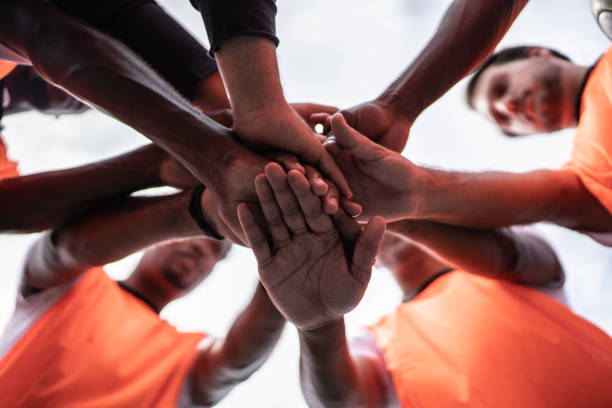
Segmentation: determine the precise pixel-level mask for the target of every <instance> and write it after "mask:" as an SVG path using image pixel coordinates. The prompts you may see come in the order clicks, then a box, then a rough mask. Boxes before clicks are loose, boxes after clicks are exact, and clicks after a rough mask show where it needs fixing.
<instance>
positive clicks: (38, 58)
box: [0, 0, 236, 187]
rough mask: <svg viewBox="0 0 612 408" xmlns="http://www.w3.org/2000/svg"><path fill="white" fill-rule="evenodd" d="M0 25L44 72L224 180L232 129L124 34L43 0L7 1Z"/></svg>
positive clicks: (207, 175)
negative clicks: (184, 93)
mask: <svg viewBox="0 0 612 408" xmlns="http://www.w3.org/2000/svg"><path fill="white" fill-rule="evenodd" d="M0 27H1V28H0V34H1V35H2V39H3V42H4V43H5V44H7V45H8V46H10V47H12V48H13V49H15V50H16V51H17V52H18V53H20V54H21V55H23V56H25V57H26V58H28V59H29V60H30V61H31V62H32V64H33V66H34V67H35V68H36V70H37V71H38V72H39V73H40V74H41V75H42V76H43V77H44V78H45V79H47V80H49V81H50V82H52V83H54V84H56V85H58V86H60V87H62V88H64V89H65V90H67V91H69V92H70V93H72V94H73V95H76V96H77V97H79V98H80V99H82V100H85V101H87V102H89V103H90V104H91V105H93V106H96V107H97V108H99V109H100V110H102V111H104V112H106V113H108V114H110V115H111V116H114V117H115V118H117V119H119V120H120V121H122V122H124V123H126V124H128V125H130V126H132V127H133V128H135V129H136V130H138V131H139V132H141V133H143V134H144V135H145V136H147V137H149V138H150V139H152V140H153V141H155V142H156V143H157V144H159V145H160V146H161V147H163V148H164V149H166V150H167V151H169V152H171V153H172V154H173V155H175V156H176V157H177V158H178V159H179V160H180V161H181V162H182V163H183V164H184V165H186V167H187V168H188V169H189V170H190V171H191V172H192V173H194V175H196V177H198V179H200V180H201V181H202V182H204V183H205V184H206V185H208V186H211V187H212V186H214V185H215V183H216V182H218V181H219V177H215V176H216V175H217V174H218V173H217V172H218V170H219V167H220V166H219V165H220V161H222V160H223V158H224V157H226V154H227V153H228V150H231V149H232V148H233V147H235V145H236V143H232V141H231V138H229V131H228V130H227V129H225V128H223V127H222V126H220V125H218V124H216V123H215V122H214V121H213V120H212V119H209V118H207V117H206V116H205V115H203V114H202V113H201V112H199V111H198V110H197V109H196V108H195V107H194V106H193V105H192V104H191V103H190V102H188V101H187V100H185V99H183V98H182V97H181V96H180V95H179V94H178V93H177V92H176V91H175V90H174V89H173V88H172V86H170V85H169V84H168V83H166V82H165V81H164V80H163V79H161V77H160V76H159V75H157V74H156V73H155V72H154V71H153V70H152V69H151V68H150V67H149V66H148V65H147V64H146V63H145V62H144V61H143V60H142V59H141V58H140V57H138V56H137V55H136V54H134V53H133V52H131V51H130V50H129V49H128V48H127V47H125V46H124V45H123V44H121V43H120V42H119V41H117V40H115V39H112V38H111V37H109V36H107V35H105V34H103V33H101V32H99V31H97V30H95V29H94V28H92V27H90V26H88V25H86V24H84V23H81V22H80V21H79V20H77V19H74V18H72V17H70V16H68V15H66V14H64V13H62V12H61V11H60V10H59V9H58V8H57V7H55V6H53V5H52V4H50V3H48V2H44V1H40V0H20V1H7V2H3V3H2V4H1V5H0ZM203 134H204V135H206V136H205V137H203V136H202V135H203ZM230 145H231V146H232V147H230Z"/></svg>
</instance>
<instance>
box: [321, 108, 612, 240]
mask: <svg viewBox="0 0 612 408" xmlns="http://www.w3.org/2000/svg"><path fill="white" fill-rule="evenodd" d="M331 123H332V129H333V131H334V135H335V138H336V142H337V143H335V144H331V145H330V146H329V149H330V150H331V151H333V152H334V156H335V158H336V160H337V161H338V163H339V165H340V168H341V169H342V170H343V171H344V173H345V174H346V175H347V178H348V179H349V182H350V183H351V186H352V188H353V191H354V192H355V199H356V201H358V202H360V203H362V204H363V207H364V214H365V215H366V216H367V215H373V214H380V215H382V216H384V217H385V218H387V219H390V220H399V219H404V218H413V219H420V220H429V221H437V222H442V223H445V224H454V225H463V226H468V227H476V228H498V227H505V226H509V225H516V224H531V223H535V222H540V221H547V222H551V223H555V224H558V225H561V226H564V227H567V228H573V229H583V230H590V231H612V215H610V214H609V213H608V211H607V210H606V209H605V208H604V207H603V206H602V205H601V203H599V201H598V200H597V199H596V198H595V197H594V196H593V195H592V194H591V193H590V192H589V191H588V190H587V189H586V188H585V187H584V186H583V185H582V183H581V182H580V180H579V178H578V176H576V175H575V174H574V173H572V172H571V171H569V170H539V171H533V172H529V173H523V174H514V173H501V172H481V173H464V172H457V171H445V170H435V169H429V168H426V167H420V166H416V165H414V164H413V163H411V162H410V161H409V160H407V159H406V158H404V157H402V156H401V155H400V154H398V153H397V152H393V151H391V150H389V149H386V148H384V147H383V146H381V145H378V144H376V143H375V142H373V141H372V140H369V139H368V138H366V137H365V136H364V135H362V134H360V133H359V132H357V131H356V130H355V129H352V128H350V127H348V126H347V124H346V122H345V121H344V120H343V118H342V116H341V115H336V116H334V117H333V118H332V122H331Z"/></svg>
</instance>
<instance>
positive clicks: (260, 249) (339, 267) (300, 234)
mask: <svg viewBox="0 0 612 408" xmlns="http://www.w3.org/2000/svg"><path fill="white" fill-rule="evenodd" d="M255 188H256V190H257V197H258V199H259V203H260V205H261V209H262V211H263V214H264V217H265V220H266V224H267V227H268V231H269V233H270V235H271V237H272V245H270V244H269V243H268V241H267V240H266V237H265V235H264V232H263V231H262V229H261V227H260V226H258V225H257V223H256V222H255V219H254V217H253V214H252V212H251V211H250V209H249V207H248V206H247V205H245V204H240V205H239V206H238V216H239V218H240V223H241V225H242V227H243V229H244V232H245V235H246V237H247V239H248V242H249V245H250V246H251V248H252V249H253V252H254V253H255V257H256V258H257V262H258V265H259V276H260V279H261V282H262V284H263V285H264V287H265V288H266V291H267V292H268V295H269V296H270V299H271V300H272V302H273V303H274V304H275V306H276V307H277V308H278V310H279V311H280V312H281V313H282V314H283V315H284V316H285V318H287V319H288V320H290V321H291V322H292V323H294V324H295V325H296V326H297V327H298V328H299V329H313V328H317V327H321V326H323V325H325V324H326V323H328V322H330V321H334V320H337V319H338V318H340V317H341V316H342V315H344V314H345V313H347V312H349V311H350V310H352V309H353V308H354V307H355V306H356V305H357V304H358V303H359V300H360V299H361V297H362V296H363V293H364V291H365V289H366V287H367V284H368V282H369V279H370V274H371V267H372V265H373V263H374V260H375V257H376V253H377V252H378V248H379V245H380V242H381V240H382V236H383V234H384V231H385V221H384V220H383V219H382V218H381V217H374V218H372V219H371V220H370V222H369V223H368V224H367V225H366V226H365V228H364V229H363V230H361V227H360V226H359V225H358V224H357V222H356V221H355V220H354V219H352V218H350V217H349V216H347V215H346V214H344V213H342V212H339V213H338V214H336V215H335V216H334V220H335V222H336V225H334V222H332V219H331V218H330V216H329V215H326V214H325V213H324V212H322V211H321V202H320V199H319V198H318V197H317V196H316V195H314V194H313V193H312V192H311V189H310V184H309V183H308V180H307V179H306V178H305V176H304V175H303V174H301V173H299V172H297V171H290V172H289V173H285V172H284V171H283V170H282V168H281V167H280V166H279V165H278V164H275V163H271V164H269V165H267V166H266V169H265V175H263V174H260V175H258V176H257V177H256V178H255ZM343 239H344V241H345V242H343Z"/></svg>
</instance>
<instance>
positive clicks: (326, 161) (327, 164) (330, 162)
mask: <svg viewBox="0 0 612 408" xmlns="http://www.w3.org/2000/svg"><path fill="white" fill-rule="evenodd" d="M320 146H321V156H320V158H319V161H318V162H317V167H318V168H319V169H320V170H321V171H322V172H323V173H324V174H325V175H326V176H327V177H328V178H329V179H330V180H331V181H333V182H334V183H336V186H337V187H338V190H339V191H340V192H341V193H342V195H344V196H346V197H348V198H351V197H352V196H353V192H352V191H351V188H350V187H349V185H348V181H346V178H345V177H344V174H342V171H340V168H338V165H337V164H336V162H335V161H334V159H333V158H332V156H331V154H330V153H329V152H328V151H327V150H325V148H323V146H322V145H320Z"/></svg>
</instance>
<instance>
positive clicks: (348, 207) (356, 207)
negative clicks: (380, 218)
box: [340, 197, 363, 217]
mask: <svg viewBox="0 0 612 408" xmlns="http://www.w3.org/2000/svg"><path fill="white" fill-rule="evenodd" d="M340 204H341V205H342V208H343V209H344V211H346V212H347V213H348V214H350V215H352V216H353V217H357V216H359V215H361V212H362V211H363V207H362V206H361V205H360V204H357V203H356V202H354V201H351V200H350V199H348V198H346V197H340Z"/></svg>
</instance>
